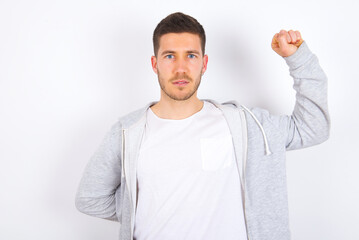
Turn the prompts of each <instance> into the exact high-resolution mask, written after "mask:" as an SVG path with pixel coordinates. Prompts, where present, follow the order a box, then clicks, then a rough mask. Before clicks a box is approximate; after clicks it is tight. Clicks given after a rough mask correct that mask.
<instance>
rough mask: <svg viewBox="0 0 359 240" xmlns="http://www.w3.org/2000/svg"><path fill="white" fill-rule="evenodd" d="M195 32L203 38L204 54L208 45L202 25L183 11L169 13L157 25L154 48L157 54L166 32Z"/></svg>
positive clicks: (154, 33) (154, 34)
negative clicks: (161, 39)
mask: <svg viewBox="0 0 359 240" xmlns="http://www.w3.org/2000/svg"><path fill="white" fill-rule="evenodd" d="M184 32H188V33H194V34H198V35H199V38H200V40H201V48H202V53H203V55H204V50H205V45H206V34H205V32H204V29H203V27H202V25H201V24H200V23H199V22H198V21H197V20H196V19H195V18H193V17H191V16H189V15H186V14H184V13H181V12H176V13H172V14H170V15H168V16H167V17H166V18H164V19H162V21H161V22H160V23H159V24H158V25H157V27H156V28H155V31H154V32H153V50H154V53H155V56H157V52H158V49H159V48H160V38H161V36H162V35H164V34H166V33H184Z"/></svg>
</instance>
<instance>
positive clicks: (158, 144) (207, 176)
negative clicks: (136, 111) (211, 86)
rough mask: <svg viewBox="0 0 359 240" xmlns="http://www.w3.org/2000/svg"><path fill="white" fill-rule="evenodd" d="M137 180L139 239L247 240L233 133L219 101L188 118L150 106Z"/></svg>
mask: <svg viewBox="0 0 359 240" xmlns="http://www.w3.org/2000/svg"><path fill="white" fill-rule="evenodd" d="M238 124H240V123H238ZM137 181H138V182H137V183H138V187H139V192H138V205H137V209H136V219H135V229H134V238H135V239H136V240H162V239H163V240H169V239H170V240H176V239H178V240H186V239H189V240H193V239H195V240H201V239H203V240H222V239H226V240H234V239H235V240H245V239H247V235H246V229H245V222H244V214H243V205H242V195H241V185H240V178H239V174H238V171H237V167H236V162H235V155H234V148H233V143H232V137H231V134H230V132H229V128H228V125H227V123H226V120H225V118H224V116H223V115H222V112H221V110H220V109H218V108H217V107H216V106H214V105H213V104H211V103H209V102H206V101H204V105H203V108H202V109H201V110H200V111H199V112H197V113H195V114H193V115H192V116H190V117H188V118H186V119H182V120H171V119H162V118H159V117H158V116H156V115H155V114H154V113H153V111H152V110H151V108H149V109H148V111H147V122H146V128H145V133H144V137H143V139H142V144H141V149H140V154H139V160H138V168H137Z"/></svg>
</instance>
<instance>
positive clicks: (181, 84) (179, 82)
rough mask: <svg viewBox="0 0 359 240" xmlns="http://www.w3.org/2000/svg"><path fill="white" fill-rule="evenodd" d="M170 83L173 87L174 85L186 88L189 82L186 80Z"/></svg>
mask: <svg viewBox="0 0 359 240" xmlns="http://www.w3.org/2000/svg"><path fill="white" fill-rule="evenodd" d="M172 83H173V84H174V85H176V86H186V85H187V84H188V83H189V81H187V80H176V81H173V82H172Z"/></svg>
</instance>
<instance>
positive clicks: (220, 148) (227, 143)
mask: <svg viewBox="0 0 359 240" xmlns="http://www.w3.org/2000/svg"><path fill="white" fill-rule="evenodd" d="M200 141H201V160H202V169H203V170H204V171H217V170H220V169H224V168H227V167H229V166H231V163H232V162H233V159H234V151H233V143H232V137H231V136H230V135H229V136H223V137H213V138H201V139H200Z"/></svg>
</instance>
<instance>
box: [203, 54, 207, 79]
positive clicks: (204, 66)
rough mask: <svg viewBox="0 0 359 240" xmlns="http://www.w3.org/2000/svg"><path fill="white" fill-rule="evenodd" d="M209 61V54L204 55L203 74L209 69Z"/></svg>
mask: <svg viewBox="0 0 359 240" xmlns="http://www.w3.org/2000/svg"><path fill="white" fill-rule="evenodd" d="M207 63H208V56H207V55H204V56H203V66H202V75H203V74H204V72H205V71H206V70H207Z"/></svg>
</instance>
